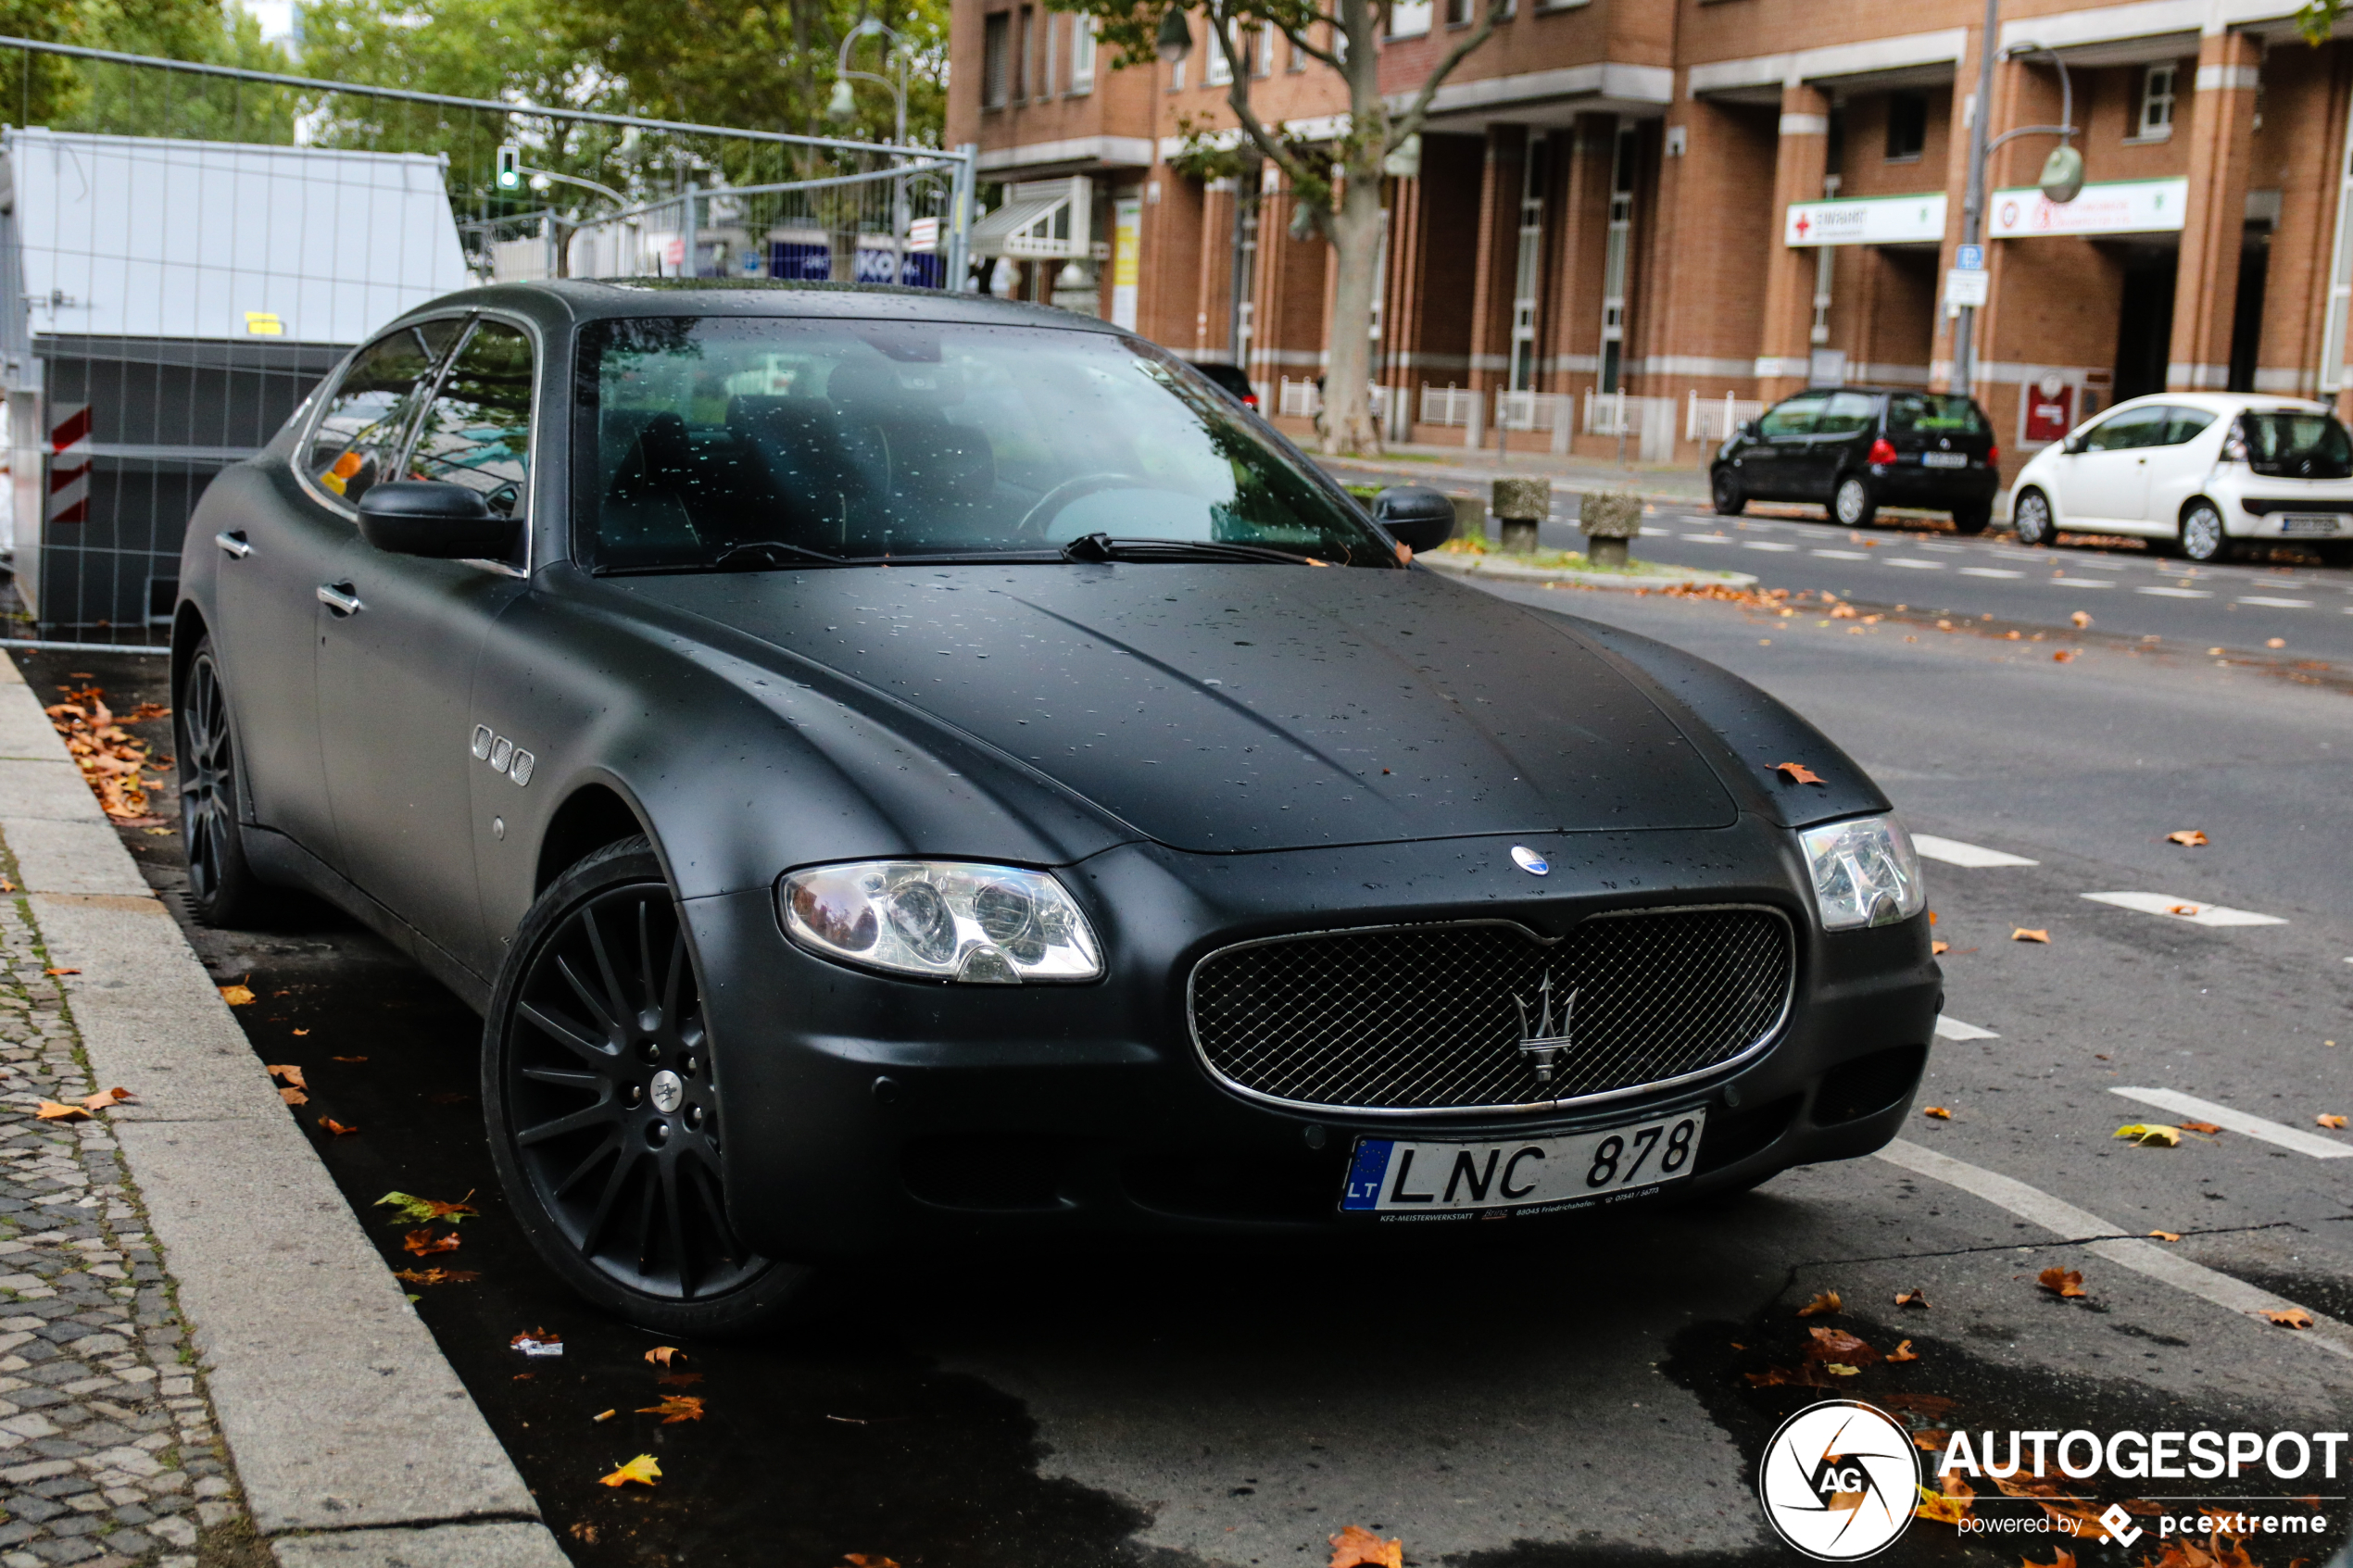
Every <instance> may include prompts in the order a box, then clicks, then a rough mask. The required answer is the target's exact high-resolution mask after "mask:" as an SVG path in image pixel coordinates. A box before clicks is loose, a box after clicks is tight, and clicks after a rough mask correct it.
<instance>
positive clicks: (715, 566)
mask: <svg viewBox="0 0 2353 1568" xmlns="http://www.w3.org/2000/svg"><path fill="white" fill-rule="evenodd" d="M754 561H758V562H760V563H761V564H762V565H766V566H789V565H794V564H797V563H798V562H800V561H814V562H816V563H817V564H818V565H819V566H849V565H850V564H851V563H850V562H849V561H847V560H845V559H843V558H841V557H839V556H829V555H827V554H825V552H824V551H823V550H812V549H811V548H809V546H806V545H787V544H786V543H785V542H784V541H783V540H782V539H751V540H747V541H746V542H745V543H743V544H740V545H730V546H727V547H726V548H725V549H724V550H722V551H720V552H719V553H718V554H717V555H715V556H713V557H711V571H743V570H746V569H747V568H749V567H751V566H752V564H753V562H754Z"/></svg>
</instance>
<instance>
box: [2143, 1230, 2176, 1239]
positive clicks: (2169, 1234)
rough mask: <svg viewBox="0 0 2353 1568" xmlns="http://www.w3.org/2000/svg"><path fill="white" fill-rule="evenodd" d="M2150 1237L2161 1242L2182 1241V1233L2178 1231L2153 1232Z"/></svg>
mask: <svg viewBox="0 0 2353 1568" xmlns="http://www.w3.org/2000/svg"><path fill="white" fill-rule="evenodd" d="M2149 1235H2151V1236H2155V1237H2156V1238H2157V1239H2158V1240H2159V1241H2179V1240H2181V1239H2182V1236H2181V1233H2180V1232H2178V1231H2151V1232H2149Z"/></svg>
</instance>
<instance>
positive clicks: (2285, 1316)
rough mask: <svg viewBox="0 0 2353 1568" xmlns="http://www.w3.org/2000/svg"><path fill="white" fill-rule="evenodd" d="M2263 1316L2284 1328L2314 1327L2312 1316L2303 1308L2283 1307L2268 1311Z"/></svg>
mask: <svg viewBox="0 0 2353 1568" xmlns="http://www.w3.org/2000/svg"><path fill="white" fill-rule="evenodd" d="M2263 1315H2264V1316H2265V1317H2267V1318H2269V1319H2271V1321H2272V1322H2273V1323H2277V1324H2279V1325H2280V1326H2281V1327H2282V1328H2309V1327H2311V1326H2312V1314H2311V1313H2309V1312H2308V1311H2305V1310H2304V1309H2303V1308H2301V1307H2281V1308H2278V1309H2276V1310H2273V1309H2266V1310H2265V1311H2264V1313H2263Z"/></svg>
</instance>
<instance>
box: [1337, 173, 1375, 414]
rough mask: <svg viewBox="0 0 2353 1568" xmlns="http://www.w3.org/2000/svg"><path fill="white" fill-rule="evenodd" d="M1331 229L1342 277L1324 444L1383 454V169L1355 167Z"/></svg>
mask: <svg viewBox="0 0 2353 1568" xmlns="http://www.w3.org/2000/svg"><path fill="white" fill-rule="evenodd" d="M1330 235H1331V244H1332V250H1333V252H1334V259H1335V261H1336V262H1337V263H1338V266H1339V277H1338V278H1337V280H1335V284H1334V287H1333V290H1332V336H1331V342H1330V344H1329V345H1328V350H1329V356H1330V358H1329V359H1328V361H1327V364H1326V366H1325V370H1324V450H1325V452H1326V453H1327V454H1330V455H1332V456H1336V457H1337V456H1378V454H1379V452H1380V425H1379V421H1378V420H1375V419H1374V418H1373V408H1372V380H1373V376H1372V370H1373V343H1372V330H1373V286H1374V283H1375V282H1376V281H1377V280H1378V277H1379V275H1380V245H1381V220H1380V173H1379V170H1378V168H1376V169H1374V170H1373V171H1372V172H1371V173H1369V174H1368V175H1365V176H1363V177H1358V176H1357V175H1355V174H1354V173H1353V171H1352V174H1351V177H1350V179H1349V181H1348V182H1347V184H1346V185H1344V186H1342V187H1341V190H1340V203H1339V207H1338V210H1336V211H1335V212H1333V214H1332V216H1331V224H1330Z"/></svg>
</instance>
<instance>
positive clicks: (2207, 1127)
mask: <svg viewBox="0 0 2353 1568" xmlns="http://www.w3.org/2000/svg"><path fill="white" fill-rule="evenodd" d="M2221 1130H2222V1129H2221V1128H2220V1127H2218V1126H2216V1125H2215V1124H2214V1123H2211V1122H2184V1123H2182V1131H2183V1132H2185V1133H2209V1134H2210V1133H2219V1132H2221Z"/></svg>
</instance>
